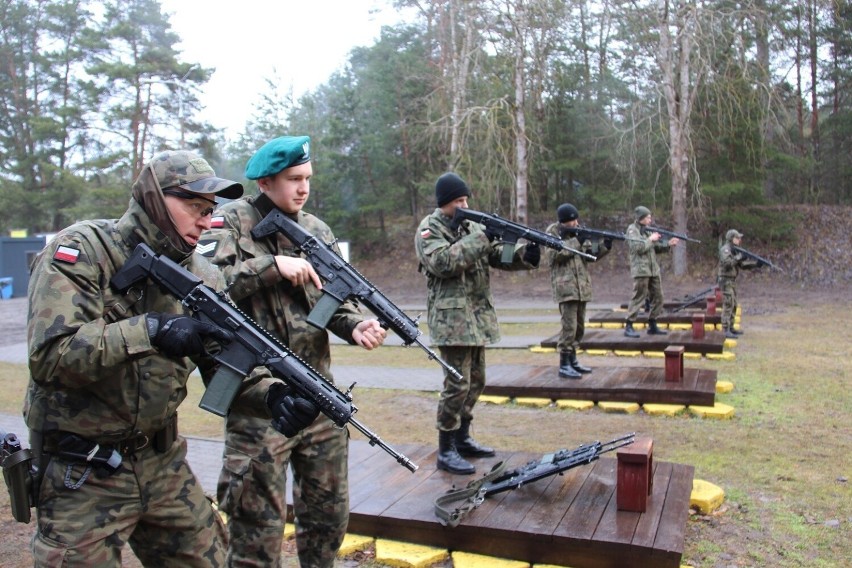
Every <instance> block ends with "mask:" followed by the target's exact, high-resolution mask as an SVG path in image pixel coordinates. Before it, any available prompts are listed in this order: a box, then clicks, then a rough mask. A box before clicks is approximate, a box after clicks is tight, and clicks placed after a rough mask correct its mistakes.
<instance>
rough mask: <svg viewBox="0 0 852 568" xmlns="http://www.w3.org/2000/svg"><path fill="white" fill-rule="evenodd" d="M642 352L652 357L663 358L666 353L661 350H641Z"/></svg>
mask: <svg viewBox="0 0 852 568" xmlns="http://www.w3.org/2000/svg"><path fill="white" fill-rule="evenodd" d="M642 354H643V355H645V357H650V358H652V359H664V358H665V357H666V354H665V353H663V352H662V351H643V352H642Z"/></svg>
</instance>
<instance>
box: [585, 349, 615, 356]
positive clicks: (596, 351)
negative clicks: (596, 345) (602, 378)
mask: <svg viewBox="0 0 852 568" xmlns="http://www.w3.org/2000/svg"><path fill="white" fill-rule="evenodd" d="M585 353H586V355H606V354H608V353H609V351H607V350H606V349H586V351H585Z"/></svg>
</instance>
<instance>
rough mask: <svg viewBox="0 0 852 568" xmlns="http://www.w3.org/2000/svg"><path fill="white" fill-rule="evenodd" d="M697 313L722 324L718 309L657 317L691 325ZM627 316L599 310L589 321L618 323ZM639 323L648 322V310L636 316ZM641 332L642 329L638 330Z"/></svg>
mask: <svg viewBox="0 0 852 568" xmlns="http://www.w3.org/2000/svg"><path fill="white" fill-rule="evenodd" d="M696 313H703V314H704V323H706V324H713V325H721V324H722V315H721V313H720V312H719V310H716V313H715V314H714V315H712V316H711V315H708V314H706V313H704V312H702V311H700V310H681V311H679V312H676V313H664V314H663V315H661V316H660V317H658V318H657V323H661V324H670V323H676V324H684V325H691V324H692V316H693V315H694V314H696ZM626 316H627V312H626V311H615V310H599V311H596V312H594V313H591V314H590V316H589V323H618V324H622V325H623V324H624V318H625V317H626ZM636 322H637V323H644V324H647V323H648V314H647V313H646V312H640V313H639V315H638V316H637V317H636ZM637 331H639V332H640V333H641V331H642V330H637Z"/></svg>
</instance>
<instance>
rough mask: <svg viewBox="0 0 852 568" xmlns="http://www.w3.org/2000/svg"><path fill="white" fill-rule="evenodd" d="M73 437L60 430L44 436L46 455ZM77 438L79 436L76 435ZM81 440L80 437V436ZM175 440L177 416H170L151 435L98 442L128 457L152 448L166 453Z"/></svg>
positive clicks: (54, 451)
mask: <svg viewBox="0 0 852 568" xmlns="http://www.w3.org/2000/svg"><path fill="white" fill-rule="evenodd" d="M72 435H75V434H74V433H73V432H67V431H63V430H60V431H58V432H53V433H52V434H47V435H45V439H44V451H45V452H46V453H57V451H58V450H59V441H60V440H62V439H64V438H65V437H66V436H72ZM78 436H79V435H78ZM80 437H81V438H82V436H80ZM176 439H177V414H175V415H174V416H172V417H171V418H170V419H169V421H168V423H167V424H166V426H165V427H164V428H163V429H162V430H158V431H156V432H154V433H153V434H144V433H140V434H137V435H136V436H132V437H130V438H126V439H124V440H120V441H118V442H103V443H100V442H98V443H99V444H100V445H101V446H105V447H112V448H115V450H116V451H117V452H118V453H120V454H121V455H123V456H129V455H133V454H136V453H138V452H141V451H143V450H146V449H148V448H149V447H151V446H154V449H155V450H157V451H158V452H160V453H163V452H165V451H167V450H168V449H169V448H171V447H172V444H174V442H175V440H176Z"/></svg>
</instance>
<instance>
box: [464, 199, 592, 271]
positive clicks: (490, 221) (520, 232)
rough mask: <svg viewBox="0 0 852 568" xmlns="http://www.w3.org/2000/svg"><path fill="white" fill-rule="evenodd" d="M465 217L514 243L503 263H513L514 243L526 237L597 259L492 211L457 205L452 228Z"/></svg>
mask: <svg viewBox="0 0 852 568" xmlns="http://www.w3.org/2000/svg"><path fill="white" fill-rule="evenodd" d="M465 219H469V220H471V221H473V222H475V223H479V224H480V225H484V226H485V228H486V232H487V233H488V234H489V235H494V236H495V237H496V238H498V239H499V240H500V241H502V242H504V243H506V244H507V245H512V246H506V247H503V256H502V257H501V258H500V262H502V263H503V264H512V257H513V256H514V254H515V247H514V245H515V243H517V242H518V239H526V240H528V241H529V242H531V243H535V244H537V245H541V246H545V247H548V248H552V249H555V250H567V251H569V252H573V253H574V254H577V255H580V256H582V257H585V258H588V259H589V260H597V258H595V257H594V256H592V255H590V254H587V253H585V252H583V251H579V250H577V249H573V248H571V247H569V246H566V245H565V243H563V242H562V239H560V238H559V237H554V236H553V235H548V234H547V233H545V232H543V231H537V230H536V229H531V228H529V227H526V226H524V225H520V224H518V223H513V222H512V221H509V220H508V219H503V218H502V217H500V216H498V215H492V214H490V213H481V212H479V211H473V210H471V209H464V208H462V207H457V208H456V213H455V215H454V216H453V221H452V223H451V224H450V228H452V229H453V230H456V229H458V227H459V225H460V224H461V222H462V221H464V220H465Z"/></svg>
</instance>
